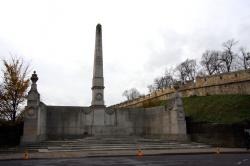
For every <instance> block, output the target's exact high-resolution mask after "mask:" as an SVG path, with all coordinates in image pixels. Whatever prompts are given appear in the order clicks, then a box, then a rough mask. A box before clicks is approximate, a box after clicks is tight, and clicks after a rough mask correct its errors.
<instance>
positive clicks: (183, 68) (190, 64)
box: [176, 59, 197, 83]
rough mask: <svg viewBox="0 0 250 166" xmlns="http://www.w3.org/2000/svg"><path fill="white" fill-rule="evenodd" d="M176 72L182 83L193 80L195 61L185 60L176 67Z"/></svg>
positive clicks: (195, 69)
mask: <svg viewBox="0 0 250 166" xmlns="http://www.w3.org/2000/svg"><path fill="white" fill-rule="evenodd" d="M176 71H177V72H178V76H179V79H180V80H181V81H182V82H183V83H186V82H187V81H191V80H194V79H195V77H196V74H197V64H196V60H194V59H186V60H185V61H184V62H182V63H181V64H179V65H178V66H177V67H176Z"/></svg>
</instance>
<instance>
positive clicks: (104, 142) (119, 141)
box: [27, 137, 210, 152]
mask: <svg viewBox="0 0 250 166" xmlns="http://www.w3.org/2000/svg"><path fill="white" fill-rule="evenodd" d="M208 147H210V146H208V145H205V144H202V143H195V142H177V141H166V140H162V139H147V138H138V137H121V138H117V137H115V138H114V137H103V138H102V137H86V138H84V139H75V140H55V141H43V142H41V143H39V144H33V145H28V146H27V148H28V150H30V151H46V152H51V151H53V152H54V151H101V150H137V149H138V148H140V149H147V150H153V149H155V150H159V149H188V148H190V149H191V148H208Z"/></svg>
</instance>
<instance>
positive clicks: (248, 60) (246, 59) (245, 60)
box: [238, 47, 250, 69]
mask: <svg viewBox="0 0 250 166" xmlns="http://www.w3.org/2000/svg"><path fill="white" fill-rule="evenodd" d="M249 55H250V53H249V52H247V51H246V48H244V47H240V53H239V55H238V58H239V60H240V65H241V66H242V68H243V69H248V68H250V56H249Z"/></svg>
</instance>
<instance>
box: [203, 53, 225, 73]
mask: <svg viewBox="0 0 250 166" xmlns="http://www.w3.org/2000/svg"><path fill="white" fill-rule="evenodd" d="M220 55H221V52H220V51H215V50H206V51H205V52H204V53H203V54H202V57H201V62H200V64H201V66H202V67H203V69H204V70H205V72H206V73H207V74H208V75H213V74H218V73H221V72H222V61H221V60H220Z"/></svg>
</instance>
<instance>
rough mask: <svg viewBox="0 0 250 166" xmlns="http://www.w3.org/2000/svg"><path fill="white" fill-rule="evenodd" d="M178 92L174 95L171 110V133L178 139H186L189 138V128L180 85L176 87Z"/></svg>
mask: <svg viewBox="0 0 250 166" xmlns="http://www.w3.org/2000/svg"><path fill="white" fill-rule="evenodd" d="M174 88H175V90H176V92H175V93H174V97H173V99H172V100H173V108H172V110H171V111H170V118H171V123H170V125H171V129H170V130H171V131H170V133H171V134H172V135H173V136H174V137H176V138H175V139H177V140H186V139H187V129H186V120H185V112H184V107H183V101H182V96H181V93H180V92H179V86H175V87H174Z"/></svg>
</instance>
